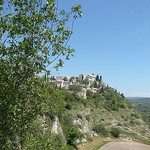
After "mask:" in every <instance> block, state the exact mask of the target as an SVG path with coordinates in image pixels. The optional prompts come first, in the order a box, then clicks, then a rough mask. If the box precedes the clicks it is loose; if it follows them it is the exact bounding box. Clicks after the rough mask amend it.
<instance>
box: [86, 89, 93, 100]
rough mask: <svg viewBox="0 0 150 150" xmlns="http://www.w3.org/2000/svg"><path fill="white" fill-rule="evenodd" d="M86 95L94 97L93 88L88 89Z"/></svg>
mask: <svg viewBox="0 0 150 150" xmlns="http://www.w3.org/2000/svg"><path fill="white" fill-rule="evenodd" d="M86 96H87V98H89V99H90V98H92V97H93V92H92V91H91V90H87V92H86Z"/></svg>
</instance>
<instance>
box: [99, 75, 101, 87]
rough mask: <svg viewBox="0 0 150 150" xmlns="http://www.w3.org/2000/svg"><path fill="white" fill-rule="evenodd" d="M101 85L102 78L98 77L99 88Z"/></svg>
mask: <svg viewBox="0 0 150 150" xmlns="http://www.w3.org/2000/svg"><path fill="white" fill-rule="evenodd" d="M101 85H102V76H100V78H99V86H100V87H101Z"/></svg>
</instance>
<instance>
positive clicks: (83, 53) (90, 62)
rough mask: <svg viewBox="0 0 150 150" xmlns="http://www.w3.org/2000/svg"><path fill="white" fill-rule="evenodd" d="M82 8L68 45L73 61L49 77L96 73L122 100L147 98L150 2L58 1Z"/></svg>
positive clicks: (149, 86)
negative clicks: (75, 4) (122, 96)
mask: <svg viewBox="0 0 150 150" xmlns="http://www.w3.org/2000/svg"><path fill="white" fill-rule="evenodd" d="M57 1H58V4H59V8H64V9H67V10H68V9H69V8H70V7H71V6H72V5H73V4H74V3H78V4H81V5H82V9H83V13H84V15H83V17H82V18H81V19H78V20H77V21H76V22H75V25H74V30H73V32H74V34H73V36H72V37H71V40H70V42H69V44H70V45H71V47H72V48H74V49H75V50H76V52H75V57H72V58H71V59H70V60H69V61H65V64H64V67H63V68H61V69H59V71H58V72H56V71H55V70H52V74H53V75H55V76H57V75H65V76H72V75H74V76H78V75H79V74H81V73H82V74H85V75H86V74H88V73H95V74H99V75H102V77H103V81H104V82H105V83H106V84H108V85H110V86H112V87H113V88H115V89H117V90H118V91H120V92H121V93H124V94H125V96H138V97H139V96H141V97H143V96H146V97H150V0H57Z"/></svg>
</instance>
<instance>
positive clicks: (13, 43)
mask: <svg viewBox="0 0 150 150" xmlns="http://www.w3.org/2000/svg"><path fill="white" fill-rule="evenodd" d="M4 2H6V1H4ZM2 4H3V1H0V5H2ZM4 5H8V6H7V11H6V10H5V8H6V7H3V6H2V7H3V8H4V11H3V12H0V26H1V28H0V120H1V123H0V129H1V137H0V140H1V142H0V148H1V149H16V148H15V144H14V141H16V140H17V139H16V138H17V137H18V138H19V143H18V144H20V145H21V147H22V146H23V141H24V139H25V138H26V137H25V135H24V134H25V127H26V125H27V124H28V123H29V122H32V120H34V119H35V118H36V117H37V115H42V114H43V113H44V114H49V115H51V117H52V116H53V115H56V114H58V113H61V111H62V110H63V109H64V101H62V95H58V93H57V92H58V89H57V90H56V91H53V90H50V91H48V90H49V89H51V88H52V87H48V88H47V86H48V85H47V84H45V81H42V79H39V78H35V77H36V74H37V73H40V72H41V71H45V72H47V75H49V73H50V72H49V71H48V70H47V66H48V65H52V64H53V65H52V66H51V67H52V68H53V67H54V68H56V69H58V67H59V66H63V61H62V59H59V60H58V61H56V60H57V59H58V58H59V57H60V56H61V58H62V56H64V57H65V59H67V60H68V59H69V58H70V56H72V55H73V52H74V49H72V48H70V46H68V45H67V44H68V41H69V39H70V36H71V34H72V26H71V27H70V28H69V27H67V24H69V23H68V22H69V18H70V17H72V18H73V23H74V20H75V19H76V18H77V17H81V15H82V12H81V6H80V5H78V4H75V6H73V7H72V8H71V11H70V12H68V13H66V12H65V11H64V10H61V11H60V12H59V11H58V10H57V6H56V3H55V0H48V1H44V0H19V1H18V0H8V2H6V3H5V4H4ZM0 8H1V7H0ZM46 88H47V89H46ZM43 89H44V90H43ZM50 92H52V95H50V94H51V93H50ZM55 94H56V95H55ZM54 95H55V96H54ZM45 100H46V101H47V102H48V104H47V103H46V102H45ZM55 100H56V101H57V102H58V101H59V103H54V101H55ZM43 108H44V109H43Z"/></svg>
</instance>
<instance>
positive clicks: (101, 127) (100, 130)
mask: <svg viewBox="0 0 150 150" xmlns="http://www.w3.org/2000/svg"><path fill="white" fill-rule="evenodd" d="M93 131H95V132H96V133H97V134H100V135H103V136H107V135H108V131H107V130H106V129H105V127H104V125H103V124H99V125H96V126H94V127H93Z"/></svg>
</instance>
